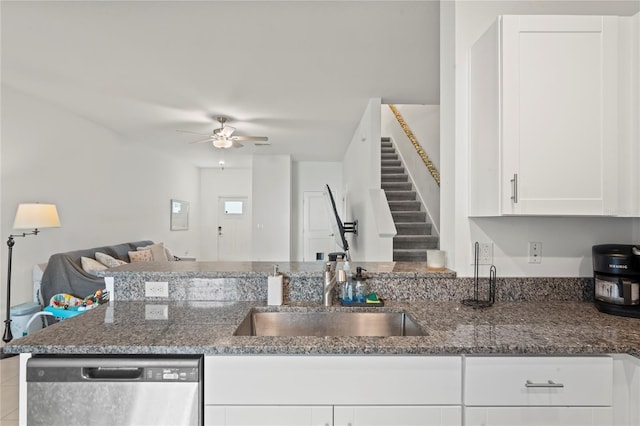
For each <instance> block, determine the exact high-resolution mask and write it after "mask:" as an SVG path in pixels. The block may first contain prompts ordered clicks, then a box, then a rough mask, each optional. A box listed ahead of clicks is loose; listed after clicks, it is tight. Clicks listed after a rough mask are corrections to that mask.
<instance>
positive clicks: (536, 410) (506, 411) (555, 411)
mask: <svg viewBox="0 0 640 426" xmlns="http://www.w3.org/2000/svg"><path fill="white" fill-rule="evenodd" d="M611 412H612V409H611V407H473V408H468V409H466V410H465V424H466V425H478V426H605V425H611V424H612V423H611Z"/></svg>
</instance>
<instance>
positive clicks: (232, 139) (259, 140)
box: [178, 117, 271, 149]
mask: <svg viewBox="0 0 640 426" xmlns="http://www.w3.org/2000/svg"><path fill="white" fill-rule="evenodd" d="M216 119H217V120H218V123H220V128H218V129H214V130H213V133H212V134H211V135H208V134H206V133H197V132H189V131H187V130H178V131H179V132H183V133H193V134H196V135H202V136H208V137H207V138H206V139H202V140H199V141H194V142H189V143H204V142H211V143H213V146H214V147H216V148H219V149H227V148H242V147H243V146H244V145H243V144H241V143H240V142H239V141H242V142H251V143H255V145H256V146H262V145H271V144H270V143H269V142H268V141H269V138H268V137H266V136H233V132H235V130H236V129H235V127H231V126H227V125H226V124H225V123H226V122H227V118H226V117H217V118H216Z"/></svg>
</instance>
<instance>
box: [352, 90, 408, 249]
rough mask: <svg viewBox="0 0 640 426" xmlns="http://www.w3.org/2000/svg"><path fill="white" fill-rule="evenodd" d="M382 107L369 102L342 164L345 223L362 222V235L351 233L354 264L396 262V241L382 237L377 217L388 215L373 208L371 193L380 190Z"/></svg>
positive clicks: (359, 227)
mask: <svg viewBox="0 0 640 426" xmlns="http://www.w3.org/2000/svg"><path fill="white" fill-rule="evenodd" d="M380 106H381V100H380V98H374V99H371V100H370V101H369V104H368V105H367V108H366V110H365V112H364V114H363V116H362V119H361V121H360V123H359V124H358V127H357V128H356V131H355V133H354V136H353V138H352V140H351V143H350V144H349V146H348V148H347V151H346V153H345V156H344V162H343V165H342V167H343V172H342V174H343V178H344V188H343V191H344V194H345V200H346V203H345V217H343V218H342V220H343V221H345V222H351V221H353V220H354V219H357V220H358V235H357V236H354V235H352V234H347V240H348V242H349V248H350V254H351V258H352V259H353V260H354V261H363V260H367V261H370V262H375V261H391V260H392V259H393V239H392V238H391V237H387V238H381V237H379V230H378V228H379V226H380V221H379V220H376V216H375V215H380V214H382V213H384V212H380V211H379V210H376V209H374V208H373V204H372V200H371V193H370V191H371V190H378V191H379V190H380ZM387 209H388V206H387ZM387 213H388V219H391V214H390V212H387ZM391 225H392V226H393V220H391ZM394 229H395V227H394ZM381 231H382V230H381Z"/></svg>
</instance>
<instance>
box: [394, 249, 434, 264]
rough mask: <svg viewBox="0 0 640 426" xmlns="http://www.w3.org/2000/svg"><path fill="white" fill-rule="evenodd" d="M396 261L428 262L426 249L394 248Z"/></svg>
mask: <svg viewBox="0 0 640 426" xmlns="http://www.w3.org/2000/svg"><path fill="white" fill-rule="evenodd" d="M393 261H394V262H426V261H427V251H426V250H393Z"/></svg>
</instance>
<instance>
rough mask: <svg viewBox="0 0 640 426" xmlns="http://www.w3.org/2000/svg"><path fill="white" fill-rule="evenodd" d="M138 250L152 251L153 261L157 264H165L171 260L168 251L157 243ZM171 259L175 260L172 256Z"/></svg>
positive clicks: (161, 244)
mask: <svg viewBox="0 0 640 426" xmlns="http://www.w3.org/2000/svg"><path fill="white" fill-rule="evenodd" d="M138 250H151V254H152V255H153V260H155V261H156V262H165V261H167V260H169V256H168V255H167V251H166V249H165V247H164V244H163V243H156V244H152V245H150V246H144V247H138ZM171 258H172V259H173V256H171Z"/></svg>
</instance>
